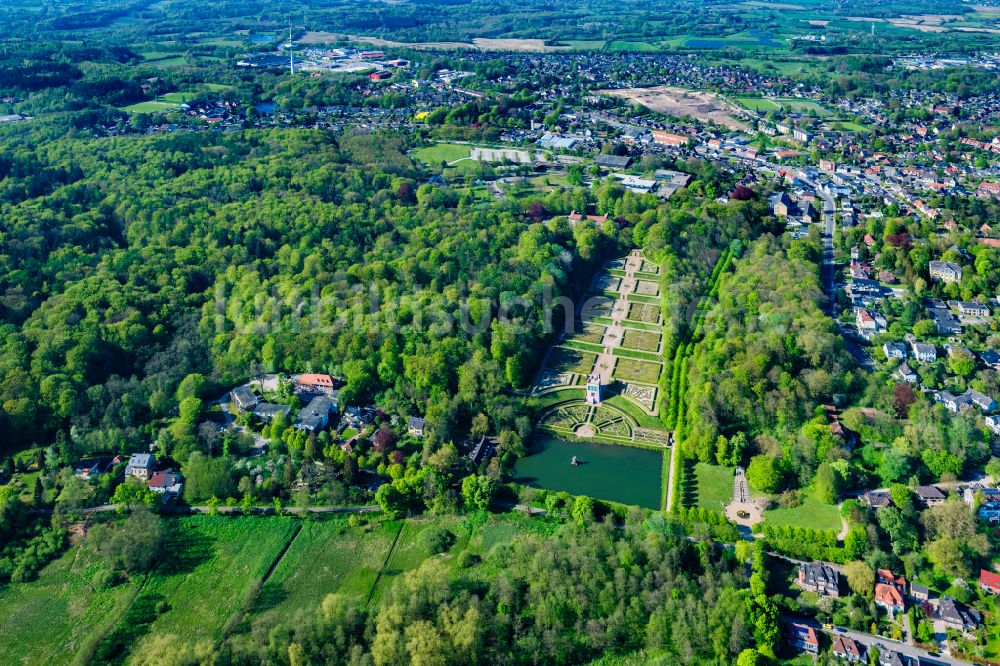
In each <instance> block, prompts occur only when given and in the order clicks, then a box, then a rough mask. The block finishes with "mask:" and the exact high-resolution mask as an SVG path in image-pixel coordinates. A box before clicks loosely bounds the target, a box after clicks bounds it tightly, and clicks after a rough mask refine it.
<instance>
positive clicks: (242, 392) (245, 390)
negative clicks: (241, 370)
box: [229, 384, 258, 412]
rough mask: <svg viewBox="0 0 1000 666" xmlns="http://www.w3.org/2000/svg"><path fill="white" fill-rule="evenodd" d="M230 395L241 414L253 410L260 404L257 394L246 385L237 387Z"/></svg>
mask: <svg viewBox="0 0 1000 666" xmlns="http://www.w3.org/2000/svg"><path fill="white" fill-rule="evenodd" d="M229 395H230V396H231V397H232V399H233V402H234V403H236V408H237V409H239V410H240V411H241V412H248V411H250V410H252V409H253V408H254V406H255V405H256V404H257V402H258V398H257V394H256V393H254V392H253V389H252V388H250V387H249V386H247V385H246V384H244V385H243V386H237V387H236V388H234V389H233V390H232V392H230V394H229Z"/></svg>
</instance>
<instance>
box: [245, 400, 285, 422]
mask: <svg viewBox="0 0 1000 666" xmlns="http://www.w3.org/2000/svg"><path fill="white" fill-rule="evenodd" d="M291 411H292V408H291V407H289V406H288V405H275V404H273V403H270V402H259V403H257V406H256V407H254V408H253V415H254V416H256V417H257V418H258V419H260V420H261V421H263V422H264V423H270V422H271V421H273V420H274V417H276V416H278V415H281V416H284V417H285V418H286V419H287V418H288V414H289V413H291Z"/></svg>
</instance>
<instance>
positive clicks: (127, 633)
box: [108, 516, 299, 655]
mask: <svg viewBox="0 0 1000 666" xmlns="http://www.w3.org/2000/svg"><path fill="white" fill-rule="evenodd" d="M171 526H172V528H173V529H172V530H170V532H169V535H170V536H169V537H168V538H169V539H170V540H171V541H172V543H174V544H176V548H175V550H174V552H172V553H171V554H170V555H169V556H168V558H167V559H166V560H165V561H163V562H162V563H161V564H160V565H159V566H157V568H156V570H155V571H154V573H153V574H152V575H150V577H149V579H148V580H147V581H146V584H145V585H144V586H143V588H142V591H141V592H140V593H139V596H138V597H137V598H136V600H135V603H134V604H133V605H132V607H131V608H130V609H129V610H128V612H127V613H126V614H125V615H124V617H123V618H122V620H121V622H120V623H119V624H118V626H117V627H116V628H115V630H114V631H113V632H112V634H111V635H110V636H109V637H108V644H109V645H110V646H111V647H112V651H113V652H117V649H121V648H126V649H128V651H129V653H130V654H133V655H134V654H138V653H139V652H140V651H142V650H143V649H144V648H143V646H144V645H145V644H146V642H147V641H148V640H150V639H151V638H152V637H154V636H162V635H164V634H175V635H178V636H184V637H185V639H187V640H189V641H190V642H192V643H194V642H197V641H199V640H204V639H209V640H212V641H217V640H220V639H221V638H222V637H223V628H224V627H225V626H226V624H227V623H228V622H230V621H232V620H233V619H234V618H235V617H236V614H237V613H238V612H239V611H240V609H241V608H242V607H243V606H244V604H246V603H248V602H249V601H252V599H253V595H254V594H255V593H256V586H257V585H258V584H259V583H260V582H261V581H262V580H263V578H264V576H265V575H266V574H267V572H268V571H269V570H270V568H271V566H272V565H273V564H274V563H275V562H276V561H277V559H278V557H280V555H281V554H282V551H283V549H284V548H285V546H286V544H288V542H289V540H290V539H292V537H293V536H295V535H296V532H297V528H298V527H299V526H298V525H297V524H296V523H295V522H294V521H293V520H292V519H289V518H235V519H220V518H218V517H212V516H192V517H188V518H179V519H176V520H175V521H172V523H171ZM161 602H165V604H166V610H165V611H163V612H157V606H158V605H159V604H160V603H161ZM115 648H117V649H115Z"/></svg>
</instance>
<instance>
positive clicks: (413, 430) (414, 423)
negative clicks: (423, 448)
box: [406, 416, 424, 438]
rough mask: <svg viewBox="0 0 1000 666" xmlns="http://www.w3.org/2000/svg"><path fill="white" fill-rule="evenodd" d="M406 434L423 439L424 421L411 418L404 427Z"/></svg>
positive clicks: (416, 417) (415, 417) (417, 417)
mask: <svg viewBox="0 0 1000 666" xmlns="http://www.w3.org/2000/svg"><path fill="white" fill-rule="evenodd" d="M406 432H408V433H409V434H410V435H412V436H413V437H418V438H419V437H423V436H424V419H422V418H420V417H419V416H411V417H410V420H409V423H407V425H406Z"/></svg>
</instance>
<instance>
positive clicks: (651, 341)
mask: <svg viewBox="0 0 1000 666" xmlns="http://www.w3.org/2000/svg"><path fill="white" fill-rule="evenodd" d="M622 346H624V347H629V348H631V349H640V350H642V351H647V352H656V351H659V349H660V336H659V335H658V334H657V333H648V332H646V331H633V330H630V329H626V330H625V338H624V339H623V340H622Z"/></svg>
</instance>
